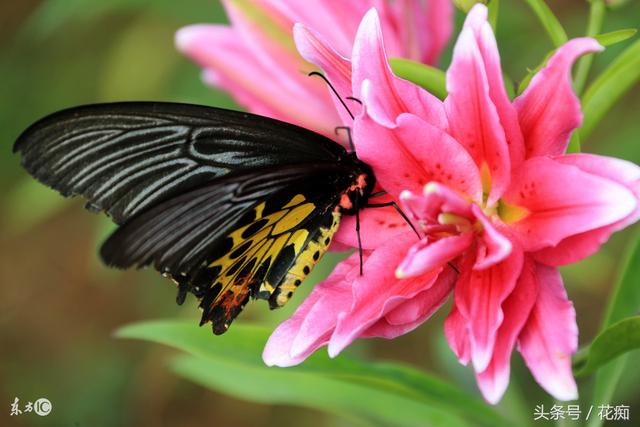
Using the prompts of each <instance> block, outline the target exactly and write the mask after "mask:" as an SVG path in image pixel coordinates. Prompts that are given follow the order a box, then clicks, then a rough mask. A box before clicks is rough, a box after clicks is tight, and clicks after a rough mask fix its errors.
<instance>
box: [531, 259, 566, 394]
mask: <svg viewBox="0 0 640 427" xmlns="http://www.w3.org/2000/svg"><path fill="white" fill-rule="evenodd" d="M536 275H537V280H538V297H537V299H536V303H535V306H534V308H533V310H532V311H531V314H530V316H529V319H528V320H527V323H526V325H525V326H524V328H523V330H522V332H521V333H520V336H519V338H518V350H519V351H520V353H521V354H522V357H523V358H524V361H525V363H526V364H527V366H528V367H529V370H531V373H532V374H533V377H534V378H535V379H536V381H537V382H538V384H540V385H541V386H542V388H544V389H545V390H546V391H547V392H548V393H549V394H551V395H552V396H554V397H555V398H556V399H559V400H573V399H577V397H578V389H577V387H576V383H575V380H574V379H573V374H572V372H571V355H572V354H573V353H574V352H575V351H576V349H577V347H578V326H577V325H576V313H575V310H574V309H573V304H572V303H571V301H569V300H568V299H567V293H566V292H565V290H564V286H563V284H562V277H561V276H560V273H559V272H558V270H557V269H556V268H553V267H547V266H544V265H542V264H537V266H536Z"/></svg>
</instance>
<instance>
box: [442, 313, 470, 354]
mask: <svg viewBox="0 0 640 427" xmlns="http://www.w3.org/2000/svg"><path fill="white" fill-rule="evenodd" d="M444 335H445V337H446V338H447V342H448V343H449V347H451V350H453V352H454V353H455V355H456V357H457V358H458V361H459V362H460V363H461V364H463V365H466V364H467V363H469V360H471V344H470V343H469V322H468V321H467V319H466V318H465V317H464V316H463V315H462V314H461V313H460V310H458V308H457V307H456V304H455V300H454V303H453V306H452V307H451V312H450V313H449V315H448V316H447V318H446V319H445V321H444Z"/></svg>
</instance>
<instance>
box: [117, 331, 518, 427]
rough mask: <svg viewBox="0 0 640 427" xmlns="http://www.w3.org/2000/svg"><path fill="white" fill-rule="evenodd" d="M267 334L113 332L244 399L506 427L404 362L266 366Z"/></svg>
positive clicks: (411, 421) (318, 358)
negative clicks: (151, 345) (171, 354)
mask: <svg viewBox="0 0 640 427" xmlns="http://www.w3.org/2000/svg"><path fill="white" fill-rule="evenodd" d="M268 334H269V331H268V330H267V329H266V328H261V327H256V326H249V325H243V324H234V325H233V328H232V331H231V332H230V333H228V334H225V335H223V336H220V337H213V336H212V335H211V331H210V330H209V328H196V327H194V324H193V322H189V321H175V320H174V321H151V322H145V323H140V324H134V325H129V326H125V327H124V328H122V329H120V330H119V331H118V332H117V336H119V337H126V338H138V339H144V340H148V341H152V342H157V343H162V344H165V345H169V346H172V347H175V348H178V349H180V350H183V351H185V352H187V353H189V354H190V355H191V356H190V357H187V358H184V357H183V358H181V359H178V360H177V361H176V362H175V364H174V369H176V370H177V372H178V373H180V374H181V375H184V376H186V377H187V378H190V379H192V380H194V381H196V382H198V383H200V384H202V385H205V386H207V387H210V388H212V389H214V390H217V391H219V392H223V393H229V394H231V395H233V396H236V397H238V398H242V399H248V400H252V401H257V402H265V403H291V404H296V405H300V406H306V407H309V408H316V409H320V410H325V411H329V412H332V413H337V414H340V415H347V416H352V417H356V418H358V419H362V420H368V421H375V423H377V424H379V425H398V426H422V425H426V424H433V425H447V426H449V425H451V426H466V425H475V424H481V425H508V422H507V421H505V420H504V419H503V418H502V417H501V416H500V415H498V414H497V413H496V412H495V411H494V410H493V408H491V407H489V406H488V405H486V404H484V403H483V402H481V401H480V400H478V399H477V398H475V397H473V396H470V395H468V394H466V393H464V392H462V391H460V390H458V389H456V388H455V387H453V386H451V385H449V384H448V383H446V382H444V381H442V380H440V379H437V378H435V377H431V376H429V375H427V374H426V373H422V372H419V371H416V370H415V369H412V368H409V367H405V366H399V365H395V364H391V363H365V362H362V361H358V360H354V359H349V358H347V357H344V356H340V357H338V358H336V359H333V360H331V359H329V358H328V357H327V356H326V354H324V353H316V354H314V355H313V356H311V357H310V358H309V359H307V361H305V362H304V363H303V364H302V365H300V366H297V367H293V368H286V369H283V368H268V367H266V366H265V365H264V362H263V361H262V359H261V356H260V355H261V353H262V349H263V347H264V343H265V342H266V339H267V337H268ZM463 417H464V418H463ZM471 421H473V423H472V424H469V423H470V422H471Z"/></svg>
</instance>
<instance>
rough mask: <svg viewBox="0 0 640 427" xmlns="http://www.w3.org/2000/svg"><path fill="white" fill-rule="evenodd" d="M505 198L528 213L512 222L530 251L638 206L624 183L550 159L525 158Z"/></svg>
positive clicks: (603, 223) (612, 220) (600, 224)
mask: <svg viewBox="0 0 640 427" xmlns="http://www.w3.org/2000/svg"><path fill="white" fill-rule="evenodd" d="M559 184H561V185H559ZM504 199H505V201H506V202H507V203H509V204H511V205H515V206H519V207H520V208H522V209H525V210H526V211H528V215H526V216H525V217H524V218H523V219H521V220H519V221H517V222H514V223H512V224H510V229H511V230H513V231H514V232H515V233H517V235H518V238H519V239H520V241H521V243H522V245H523V246H524V248H525V250H526V251H537V250H540V249H542V248H545V247H549V246H556V245H557V244H558V243H560V242H561V241H562V240H563V239H565V238H567V237H569V236H573V235H576V234H580V233H583V232H585V231H590V230H595V229H597V228H600V227H603V226H607V225H611V224H613V223H615V222H617V221H620V220H622V219H623V218H625V217H627V216H628V215H630V214H631V213H632V212H633V211H634V210H635V209H636V206H637V198H636V196H635V195H634V194H633V193H632V192H631V191H630V190H629V189H627V188H626V187H625V186H624V185H621V184H618V183H616V182H615V181H612V180H609V179H606V178H602V177H599V176H597V175H594V174H591V173H588V172H585V171H583V170H581V169H580V168H578V167H576V166H573V165H570V164H563V163H562V162H559V161H555V160H552V159H550V158H546V157H535V158H532V159H528V160H527V161H525V162H524V163H523V166H522V167H521V168H520V169H519V170H518V171H517V173H516V174H515V175H514V177H513V181H512V186H511V187H510V188H509V191H508V192H507V193H506V194H505V196H504Z"/></svg>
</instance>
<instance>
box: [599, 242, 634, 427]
mask: <svg viewBox="0 0 640 427" xmlns="http://www.w3.org/2000/svg"><path fill="white" fill-rule="evenodd" d="M631 242H632V243H631V246H630V247H629V249H628V250H627V251H626V257H625V260H624V262H623V264H622V268H621V270H620V271H621V273H620V275H619V277H618V281H617V283H616V286H615V287H614V291H613V293H612V297H611V299H610V301H609V304H608V306H607V310H606V311H605V317H604V322H603V325H602V329H606V328H608V327H610V326H611V325H613V324H614V323H616V322H619V321H620V320H622V319H624V318H626V317H629V316H633V315H635V314H636V313H637V312H638V310H639V309H640V286H638V277H640V235H639V234H636V235H635V236H634V239H632V240H631ZM626 362H627V356H626V355H624V356H622V357H620V358H618V359H617V360H615V361H613V362H612V363H609V364H608V365H606V366H603V367H602V368H601V369H600V370H599V371H598V372H597V373H596V378H595V384H594V387H593V396H592V398H591V402H592V404H593V405H601V404H602V402H610V401H611V399H612V397H613V393H614V392H615V390H616V384H617V383H618V380H619V379H620V376H621V375H622V373H623V372H624V369H625V366H626ZM601 425H602V420H601V419H599V417H594V418H592V419H591V420H590V421H589V423H588V426H589V427H598V426H601Z"/></svg>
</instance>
